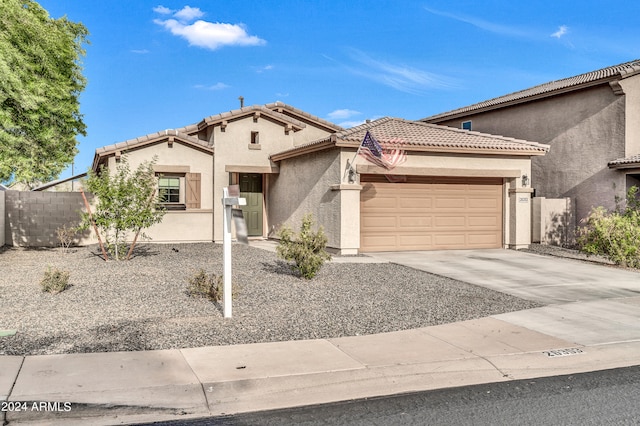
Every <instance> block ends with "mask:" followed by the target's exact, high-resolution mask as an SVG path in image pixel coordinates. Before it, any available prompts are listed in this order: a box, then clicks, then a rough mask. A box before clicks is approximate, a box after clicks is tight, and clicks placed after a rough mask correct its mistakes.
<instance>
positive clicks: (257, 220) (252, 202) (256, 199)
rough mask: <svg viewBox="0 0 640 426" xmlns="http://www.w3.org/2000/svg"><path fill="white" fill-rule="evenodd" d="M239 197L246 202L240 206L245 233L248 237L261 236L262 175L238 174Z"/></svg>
mask: <svg viewBox="0 0 640 426" xmlns="http://www.w3.org/2000/svg"><path fill="white" fill-rule="evenodd" d="M239 184H240V197H244V198H246V200H247V205H246V206H241V208H242V213H243V215H244V220H245V222H247V233H248V235H249V236H250V237H256V236H258V237H261V236H262V175H261V174H259V173H240V176H239Z"/></svg>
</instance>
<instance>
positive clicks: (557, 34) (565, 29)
mask: <svg viewBox="0 0 640 426" xmlns="http://www.w3.org/2000/svg"><path fill="white" fill-rule="evenodd" d="M568 32H569V27H567V26H566V25H560V27H558V31H556V32H555V33H553V34H551V37H555V38H560V37H562V36H563V35H565V34H566V33H568Z"/></svg>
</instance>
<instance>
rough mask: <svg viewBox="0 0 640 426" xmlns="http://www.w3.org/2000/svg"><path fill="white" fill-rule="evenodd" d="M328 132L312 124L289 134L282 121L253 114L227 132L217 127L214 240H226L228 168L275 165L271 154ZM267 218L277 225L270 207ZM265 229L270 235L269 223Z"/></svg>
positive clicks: (267, 195) (215, 137)
mask: <svg viewBox="0 0 640 426" xmlns="http://www.w3.org/2000/svg"><path fill="white" fill-rule="evenodd" d="M251 132H259V142H260V143H259V145H258V146H256V145H252V144H250V142H251ZM328 134H329V133H328V132H326V131H323V130H320V129H318V128H315V127H312V126H310V125H307V127H306V128H305V129H303V130H300V131H298V132H294V131H290V132H289V134H286V133H285V128H284V127H283V126H282V125H281V124H278V123H274V122H272V121H270V120H269V119H267V118H259V119H258V120H257V122H254V120H253V117H251V116H249V117H246V118H244V119H242V120H237V121H233V122H230V123H229V124H228V125H227V126H226V128H225V130H224V132H223V131H222V129H221V128H220V127H219V126H216V127H214V129H213V143H214V146H215V155H214V166H213V170H214V177H213V180H214V182H215V184H214V190H213V203H214V206H215V207H214V218H213V233H214V240H215V241H216V242H221V241H222V210H221V209H220V208H218V207H219V206H221V200H222V188H224V187H225V186H228V185H229V172H227V171H226V166H228V165H231V166H245V167H247V168H249V167H264V168H269V167H271V166H272V163H271V161H270V160H269V156H270V155H271V154H273V153H275V152H279V151H284V150H286V149H289V148H293V147H294V144H300V143H303V142H310V141H313V140H315V139H319V138H320V137H326V136H327V135H328ZM285 167H286V166H285ZM285 167H283V168H285ZM247 170H248V169H247ZM269 180H277V175H270V176H269ZM265 187H266V188H267V189H266V190H267V191H269V189H268V188H269V187H270V185H269V184H267V185H266V186H265ZM266 198H267V202H268V203H270V204H273V203H271V202H270V199H271V194H270V193H266ZM266 219H268V223H271V224H273V219H272V218H271V215H270V212H269V210H267V218H265V220H266ZM265 223H267V222H265ZM264 230H265V231H264V232H265V236H267V235H269V233H268V231H267V226H265V227H264Z"/></svg>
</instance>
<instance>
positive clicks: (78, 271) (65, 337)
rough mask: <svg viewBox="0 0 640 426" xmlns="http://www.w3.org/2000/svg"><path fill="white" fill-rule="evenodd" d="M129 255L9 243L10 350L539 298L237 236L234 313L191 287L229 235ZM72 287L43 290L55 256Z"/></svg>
mask: <svg viewBox="0 0 640 426" xmlns="http://www.w3.org/2000/svg"><path fill="white" fill-rule="evenodd" d="M139 247H140V249H139V250H138V252H137V253H136V254H135V257H134V258H133V259H132V260H131V261H129V262H115V261H109V262H104V261H103V260H102V259H101V258H100V256H99V249H98V248H97V247H95V246H92V247H80V248H75V249H72V252H71V253H67V254H64V253H62V251H61V250H60V249H44V250H33V249H32V250H25V249H17V248H4V249H0V271H1V274H0V298H1V300H2V309H1V310H0V330H16V331H17V333H16V334H15V335H13V336H8V337H0V355H35V354H59V353H77V352H110V351H137V350H150V349H169V348H183V347H198V346H210V345H231V344H240V343H256V342H272V341H283V340H300V339H317V338H330V337H339V336H355V335H362V334H372V333H382V332H389V331H397V330H404V329H411V328H418V327H425V326H430V325H437V324H444V323H450V322H455V321H463V320H469V319H474V318H481V317H485V316H488V315H493V314H499V313H504V312H510V311H516V310H522V309H529V308H533V307H537V306H539V305H538V304H536V303H534V302H529V301H525V300H522V299H518V298H516V297H513V296H509V295H506V294H503V293H498V292H495V291H492V290H489V289H485V288H482V287H477V286H473V285H469V284H465V283H462V282H459V281H456V280H452V279H449V278H445V277H440V276H436V275H431V274H428V273H425V272H421V271H417V270H414V269H411V268H407V267H403V266H399V265H394V264H362V263H327V264H325V266H324V267H323V268H322V270H321V271H320V274H319V275H318V276H317V277H316V278H315V279H313V280H311V281H306V280H303V279H300V278H298V277H296V276H295V275H293V273H292V272H291V271H290V268H289V267H288V265H287V264H285V263H284V262H282V261H281V260H279V259H278V258H277V257H276V254H275V253H272V252H269V251H265V250H261V249H259V248H255V247H247V246H243V245H234V246H233V262H234V263H233V267H234V273H233V275H234V276H233V282H234V286H236V287H237V290H236V292H237V294H236V295H235V298H234V301H233V318H231V319H224V318H223V316H222V310H221V306H220V305H218V304H215V303H213V302H210V301H208V300H205V299H198V298H192V297H189V296H188V295H187V293H186V288H187V280H188V278H189V277H191V276H192V275H193V274H194V273H195V272H197V271H198V270H199V269H200V268H204V269H205V270H206V271H207V272H213V273H216V274H221V273H222V246H220V245H215V244H179V245H161V244H146V245H141V246H139ZM49 265H51V266H53V267H57V268H60V269H65V270H68V271H70V272H71V278H70V282H71V284H72V287H71V288H69V289H67V290H66V291H64V292H62V293H60V294H49V293H43V292H42V290H41V287H40V285H39V282H40V280H41V279H42V278H43V275H44V272H45V270H46V268H47V266H49Z"/></svg>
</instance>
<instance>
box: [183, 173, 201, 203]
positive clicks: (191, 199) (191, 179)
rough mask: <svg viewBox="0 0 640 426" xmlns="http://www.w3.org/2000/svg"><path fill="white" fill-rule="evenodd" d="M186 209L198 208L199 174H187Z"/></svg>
mask: <svg viewBox="0 0 640 426" xmlns="http://www.w3.org/2000/svg"><path fill="white" fill-rule="evenodd" d="M185 177H186V179H185V180H186V182H187V197H186V204H187V209H199V208H200V173H187V174H186V176H185Z"/></svg>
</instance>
